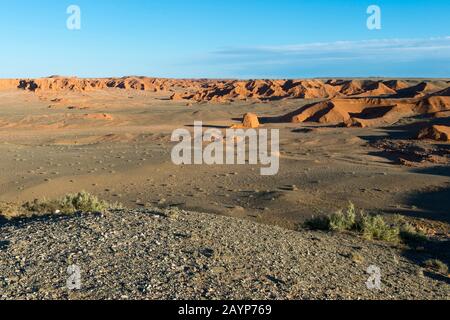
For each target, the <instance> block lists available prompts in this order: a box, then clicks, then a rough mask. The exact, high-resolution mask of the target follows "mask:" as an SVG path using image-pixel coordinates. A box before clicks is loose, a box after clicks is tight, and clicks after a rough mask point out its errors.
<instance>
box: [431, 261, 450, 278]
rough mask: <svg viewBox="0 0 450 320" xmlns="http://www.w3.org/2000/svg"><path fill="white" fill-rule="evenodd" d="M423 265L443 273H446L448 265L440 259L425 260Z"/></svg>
mask: <svg viewBox="0 0 450 320" xmlns="http://www.w3.org/2000/svg"><path fill="white" fill-rule="evenodd" d="M425 266H426V267H427V268H429V269H433V270H434V271H436V272H439V273H441V274H443V275H448V266H447V265H446V264H445V263H444V262H442V261H441V260H438V259H430V260H427V261H425Z"/></svg>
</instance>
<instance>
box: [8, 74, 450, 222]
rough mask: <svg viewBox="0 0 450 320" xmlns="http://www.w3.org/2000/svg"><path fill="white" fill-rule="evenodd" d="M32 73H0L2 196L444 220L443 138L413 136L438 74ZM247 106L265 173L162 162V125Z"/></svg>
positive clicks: (273, 214) (439, 117) (218, 123)
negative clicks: (273, 147) (80, 195)
mask: <svg viewBox="0 0 450 320" xmlns="http://www.w3.org/2000/svg"><path fill="white" fill-rule="evenodd" d="M36 81H37V84H36V83H35V81H34V80H22V81H19V80H9V81H6V80H3V85H2V87H3V90H1V91H0V137H1V138H0V139H1V140H0V141H1V144H0V148H1V154H2V157H1V159H0V161H1V167H2V175H1V181H0V200H2V201H14V202H23V201H29V200H33V199H35V198H42V197H47V198H53V197H57V196H61V195H63V194H65V193H68V192H76V191H80V190H86V191H89V192H92V193H94V194H97V195H99V196H100V197H102V198H105V199H107V200H111V201H112V200H114V201H120V202H122V203H123V204H124V205H125V206H127V207H132V208H133V207H142V206H145V205H147V204H151V205H157V206H162V207H164V206H177V207H180V208H183V209H189V210H200V211H203V212H211V213H218V214H223V215H227V216H233V217H239V218H247V219H251V220H254V221H257V222H262V223H268V224H275V225H279V226H283V227H287V228H290V229H294V228H295V226H296V224H297V223H299V222H301V221H303V220H304V219H305V218H308V217H310V216H311V215H315V214H319V213H329V212H334V211H335V210H336V209H338V208H341V207H345V206H346V204H347V203H348V201H352V202H354V203H355V204H356V206H357V207H360V208H363V209H366V210H367V211H369V212H380V213H385V214H391V213H392V214H393V213H400V214H405V215H410V216H414V217H418V218H426V219H429V220H431V221H438V222H449V220H448V219H449V217H448V208H449V199H450V197H449V183H450V179H449V176H448V172H449V171H448V156H449V149H448V141H436V140H429V139H421V140H417V139H416V138H417V135H418V133H419V131H420V130H421V128H428V127H430V126H431V124H442V125H444V126H445V125H447V126H448V125H449V115H450V103H449V97H448V89H449V88H448V81H447V80H433V81H425V82H424V81H423V80H409V81H406V80H401V81H397V80H385V81H384V82H381V80H376V81H375V80H371V81H368V80H366V81H362V80H353V81H352V80H341V83H340V82H339V81H338V80H334V81H328V83H332V84H333V85H327V84H325V85H324V84H323V83H325V80H315V81H308V84H307V85H302V86H301V87H300V86H294V85H293V84H292V83H288V84H287V85H289V86H293V87H294V89H291V91H287V92H286V91H283V89H282V88H283V86H282V85H279V84H276V85H275V84H273V83H272V82H270V81H269V82H270V85H269V86H268V84H267V81H265V82H264V81H261V83H259V84H254V83H251V82H242V83H243V85H241V84H240V82H237V84H236V82H233V81H225V80H223V81H219V80H217V81H206V80H203V81H202V80H198V81H188V80H158V81H161V82H162V84H161V83H159V82H158V83H157V84H154V83H150V84H146V82H145V81H153V82H154V81H156V80H154V79H153V80H151V79H147V78H126V79H116V80H114V84H113V85H111V84H110V83H108V82H107V81H106V80H104V81H101V80H97V81H98V83H103V85H101V84H98V83H95V85H97V86H98V88H97V87H95V88H94V87H93V86H94V85H93V84H92V81H93V80H91V82H88V84H86V83H85V82H86V81H88V80H83V79H66V78H58V77H53V78H49V79H39V80H36ZM164 81H166V82H167V83H166V82H164ZM141 82H143V83H141ZM279 82H282V81H279ZM291 82H292V81H291ZM105 83H106V84H105ZM282 83H284V88H285V87H286V82H282ZM317 83H319V84H320V85H318V84H317ZM383 83H385V84H383ZM250 85H252V86H255V88H256V89H253V91H254V92H257V94H255V93H252V92H253V91H252V92H250V91H249V90H248V89H246V88H248V87H249V86H250ZM388 85H389V86H390V87H391V88H393V89H391V88H390V87H388ZM230 86H232V88H233V89H230V88H229V87H230ZM267 86H268V87H267ZM270 86H272V87H273V88H271V87H270ZM18 87H19V88H18ZM241 87H243V88H244V89H242V88H241ZM218 88H219V89H218ZM224 88H225V89H224ZM236 88H237V89H236ZM330 88H331V89H330ZM338 90H340V91H341V92H344V93H339V92H338ZM189 92H193V94H189ZM435 92H441V93H440V94H438V95H435ZM375 94H377V97H376V98H369V97H372V96H373V95H375ZM183 96H184V98H183ZM299 97H300V98H299ZM301 97H306V98H301ZM434 99H436V100H434ZM425 100H426V101H425ZM323 101H325V102H323ZM424 101H425V102H424ZM430 101H431V102H430ZM329 104H334V105H333V106H331V107H330V106H329ZM311 106H312V107H311ZM389 106H395V107H389ZM358 109H359V110H358ZM311 110H313V111H311ZM352 110H353V112H354V113H351V114H352V115H353V117H348V116H347V117H346V115H345V112H352ZM361 111H364V112H365V113H364V112H361ZM247 112H251V113H254V114H256V115H258V116H259V117H260V122H261V123H262V124H261V126H262V127H264V128H278V129H280V137H281V141H280V151H281V159H280V171H279V174H278V175H275V176H272V177H270V176H269V177H263V176H261V175H260V172H259V166H250V165H237V166H176V165H174V164H172V162H171V157H170V152H171V149H172V147H173V146H174V143H173V142H171V141H170V136H171V133H172V131H173V130H175V129H177V128H187V129H189V130H193V129H192V126H193V123H194V121H203V123H204V125H205V126H208V127H217V128H221V129H224V128H227V127H229V126H230V125H232V124H236V123H239V120H240V119H241V118H242V116H243V114H245V113H247ZM358 112H361V113H358ZM358 114H359V118H357V117H358ZM292 119H294V120H292ZM355 119H356V120H355ZM303 120H305V122H301V121H303ZM341 122H342V123H341ZM355 123H356V125H355ZM361 123H362V124H361ZM342 124H344V125H342ZM348 127H350V128H348ZM440 128H443V127H440ZM444 128H445V127H444ZM447 128H448V127H447ZM446 137H447V139H448V135H447V136H446ZM444 140H445V139H444Z"/></svg>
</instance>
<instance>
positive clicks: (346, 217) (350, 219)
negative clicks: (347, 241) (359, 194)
mask: <svg viewBox="0 0 450 320" xmlns="http://www.w3.org/2000/svg"><path fill="white" fill-rule="evenodd" d="M355 225H356V209H355V205H354V204H353V203H351V202H350V204H349V206H348V208H347V210H346V211H345V212H343V211H342V210H341V211H338V212H336V213H335V214H332V215H331V216H330V219H329V229H330V230H332V231H339V232H343V231H349V230H353V229H354V227H355Z"/></svg>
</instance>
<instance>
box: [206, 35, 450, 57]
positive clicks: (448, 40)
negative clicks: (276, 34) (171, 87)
mask: <svg viewBox="0 0 450 320" xmlns="http://www.w3.org/2000/svg"><path fill="white" fill-rule="evenodd" d="M398 54H402V55H406V56H404V58H413V57H415V58H417V57H420V56H421V55H423V54H433V55H439V56H442V57H450V37H449V36H446V37H437V38H428V39H376V40H361V41H335V42H317V43H308V44H298V45H284V46H256V47H240V48H223V49H221V50H218V51H216V52H214V53H213V55H215V56H221V57H227V56H229V57H231V56H232V57H235V58H238V57H241V58H243V59H245V58H246V57H252V58H257V59H258V58H264V59H266V58H274V57H279V58H280V59H282V58H293V57H297V58H301V59H314V60H316V59H326V60H328V61H329V60H333V59H336V60H342V59H354V58H367V57H370V56H372V57H373V56H378V57H380V56H381V57H383V56H384V57H386V58H390V59H392V58H396V57H397V58H399V57H398V56H396V55H398Z"/></svg>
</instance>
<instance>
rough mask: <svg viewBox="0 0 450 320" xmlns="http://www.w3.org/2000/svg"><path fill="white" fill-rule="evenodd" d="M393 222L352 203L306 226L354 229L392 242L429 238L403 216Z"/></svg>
mask: <svg viewBox="0 0 450 320" xmlns="http://www.w3.org/2000/svg"><path fill="white" fill-rule="evenodd" d="M394 220H395V221H393V222H392V223H390V222H388V221H386V220H385V219H384V218H383V217H382V216H380V215H369V214H366V213H364V211H359V212H358V211H357V210H356V208H355V205H354V204H353V203H350V204H349V206H348V208H347V209H346V210H345V211H342V210H341V211H338V212H336V213H334V214H332V215H330V216H319V217H314V218H312V219H310V220H308V221H306V222H305V224H304V226H305V227H306V228H309V229H312V230H324V231H335V232H345V231H352V232H356V233H359V234H361V235H362V236H363V237H364V238H365V239H368V240H381V241H387V242H391V243H398V242H401V241H403V242H404V243H406V244H419V243H423V242H425V241H426V240H427V237H426V235H425V234H423V233H422V232H421V231H419V230H417V229H416V228H415V227H414V226H412V225H411V224H410V223H408V222H407V221H406V220H405V219H404V218H403V217H401V216H396V217H395V219H394Z"/></svg>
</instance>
